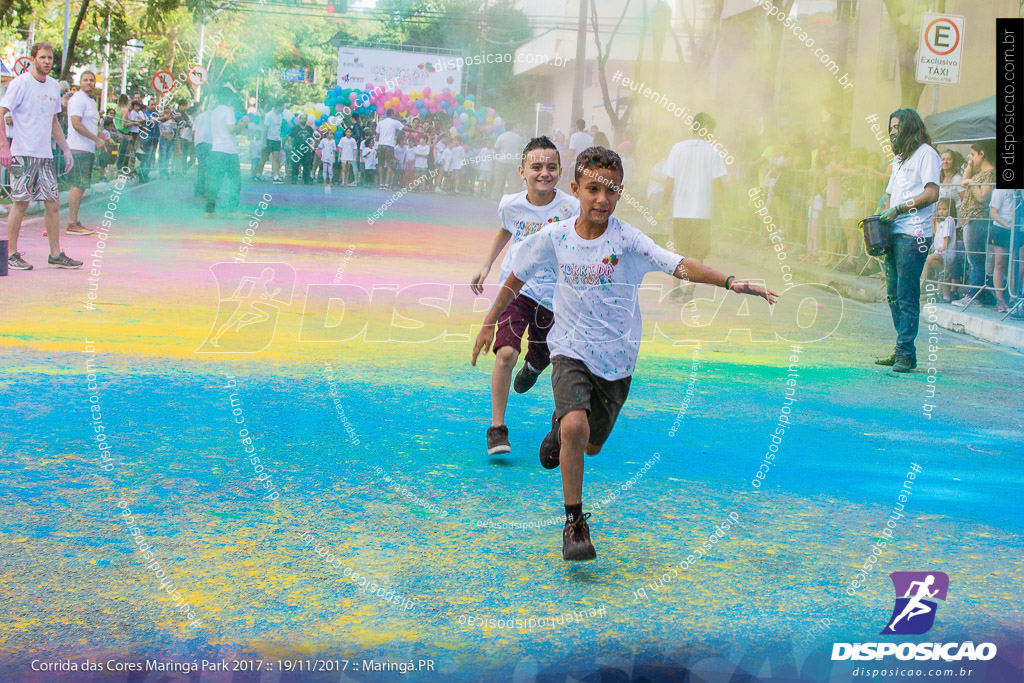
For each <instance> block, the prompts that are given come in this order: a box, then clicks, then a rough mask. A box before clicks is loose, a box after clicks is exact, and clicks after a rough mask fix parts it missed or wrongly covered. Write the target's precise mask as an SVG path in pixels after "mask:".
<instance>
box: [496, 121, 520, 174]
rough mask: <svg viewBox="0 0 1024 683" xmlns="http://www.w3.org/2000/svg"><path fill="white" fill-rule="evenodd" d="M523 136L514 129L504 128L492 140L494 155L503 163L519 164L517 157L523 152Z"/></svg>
mask: <svg viewBox="0 0 1024 683" xmlns="http://www.w3.org/2000/svg"><path fill="white" fill-rule="evenodd" d="M525 146H526V143H524V142H523V136H522V135H520V134H519V133H516V132H515V131H511V130H506V131H505V132H504V133H502V134H501V135H499V136H498V138H497V139H496V140H495V141H494V156H495V158H496V159H497V160H498V161H499V162H501V163H503V164H513V165H515V166H518V165H519V158H520V157H521V156H522V154H523V147H525Z"/></svg>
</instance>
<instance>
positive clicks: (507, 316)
mask: <svg viewBox="0 0 1024 683" xmlns="http://www.w3.org/2000/svg"><path fill="white" fill-rule="evenodd" d="M554 322H555V314H554V313H552V312H551V311H549V310H548V309H546V308H544V307H543V306H541V305H540V304H538V303H537V302H536V301H534V300H533V299H531V298H530V297H528V296H523V295H522V294H520V295H519V296H517V297H516V298H515V299H513V300H512V303H510V304H509V305H508V306H506V307H505V310H504V311H502V312H501V316H500V317H499V318H498V325H497V329H496V330H495V332H494V352H495V353H497V352H498V349H500V348H501V347H503V346H511V347H512V348H513V349H515V350H516V351H520V350H521V349H522V343H523V335H524V334H525V333H526V331H527V328H529V331H530V344H529V348H527V350H526V361H527V362H528V363H529V364H530V367H532V368H533V369H534V370H543V369H544V368H546V367H547V366H548V365H549V364H550V363H551V358H550V356H549V355H548V331H549V330H550V329H551V325H552V323H554Z"/></svg>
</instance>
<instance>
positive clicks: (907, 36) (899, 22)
mask: <svg viewBox="0 0 1024 683" xmlns="http://www.w3.org/2000/svg"><path fill="white" fill-rule="evenodd" d="M882 2H883V4H884V5H885V10H886V12H888V13H889V21H891V22H892V27H893V30H894V31H895V32H896V53H897V55H898V57H899V64H900V69H899V71H900V106H901V107H905V108H906V107H909V108H911V109H917V107H918V103H919V102H920V100H921V93H923V92H924V84H923V83H918V82H917V61H916V60H915V59H914V57H915V56H916V53H917V39H918V32H917V31H916V30H915V29H914V27H912V26H911V25H910V21H911V19H912V18H913V17H912V16H910V15H909V14H908V12H907V10H906V8H905V7H904V6H903V0H882Z"/></svg>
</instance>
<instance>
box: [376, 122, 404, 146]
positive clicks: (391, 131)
mask: <svg viewBox="0 0 1024 683" xmlns="http://www.w3.org/2000/svg"><path fill="white" fill-rule="evenodd" d="M404 129H405V125H404V124H403V123H402V122H401V121H398V120H397V119H384V120H383V121H381V122H380V123H378V124H377V136H378V140H377V144H378V145H387V146H388V147H394V146H395V141H396V140H397V139H398V131H400V130H404Z"/></svg>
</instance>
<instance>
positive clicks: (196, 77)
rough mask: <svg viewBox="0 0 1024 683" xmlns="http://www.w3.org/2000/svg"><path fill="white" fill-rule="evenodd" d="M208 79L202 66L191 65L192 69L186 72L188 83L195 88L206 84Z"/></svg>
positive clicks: (208, 75) (206, 72) (207, 73)
mask: <svg viewBox="0 0 1024 683" xmlns="http://www.w3.org/2000/svg"><path fill="white" fill-rule="evenodd" d="M209 77H210V74H209V72H208V71H207V70H206V67H205V66H203V65H202V64H193V65H192V68H190V69H189V70H188V82H189V83H191V84H192V85H194V86H196V87H197V88H198V87H199V86H201V85H204V84H205V83H206V79H207V78H209Z"/></svg>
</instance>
